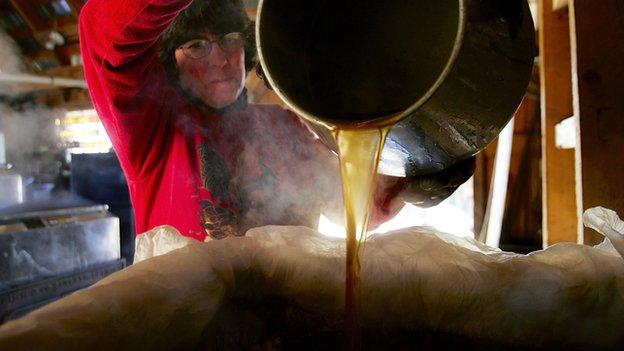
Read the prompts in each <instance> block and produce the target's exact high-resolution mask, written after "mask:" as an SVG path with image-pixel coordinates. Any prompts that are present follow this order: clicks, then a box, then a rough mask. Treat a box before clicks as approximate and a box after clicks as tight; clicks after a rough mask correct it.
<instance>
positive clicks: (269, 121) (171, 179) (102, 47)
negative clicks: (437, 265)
mask: <svg viewBox="0 0 624 351" xmlns="http://www.w3.org/2000/svg"><path fill="white" fill-rule="evenodd" d="M191 2H192V0H132V1H130V0H128V1H118V0H89V1H88V2H87V3H86V5H85V6H84V7H83V9H82V12H81V14H80V41H81V50H82V54H83V61H84V69H85V76H86V80H87V83H88V85H89V92H90V94H91V98H92V101H93V104H94V106H95V109H96V110H97V112H98V115H99V116H100V118H101V120H102V122H103V124H104V126H105V128H106V130H107V132H108V134H109V136H110V138H111V140H112V142H113V146H114V149H115V151H116V153H117V156H118V157H119V160H120V162H121V166H122V168H123V170H124V172H125V174H126V178H127V180H128V186H129V189H130V196H131V199H132V203H133V206H134V211H135V216H136V230H137V233H142V232H145V231H147V230H149V229H151V228H153V227H155V226H158V225H163V224H168V225H172V226H174V227H176V228H177V229H178V230H179V231H180V232H181V233H182V234H183V235H186V236H190V237H193V238H195V239H198V240H203V239H204V238H205V237H206V235H207V234H209V235H211V236H213V237H216V238H220V237H224V236H226V235H232V234H234V235H240V234H244V230H245V229H247V228H249V227H252V226H258V225H266V224H278V225H282V224H283V225H287V224H291V225H292V224H295V225H308V226H314V225H315V223H316V220H317V219H318V215H319V211H320V206H323V205H326V206H332V210H334V211H335V210H336V208H337V206H338V207H339V206H342V202H341V190H340V177H339V171H338V162H337V159H336V157H334V156H333V155H332V154H331V153H330V152H329V150H328V149H327V148H325V147H324V145H323V144H321V143H320V142H319V141H318V140H317V139H316V138H315V136H314V134H312V133H311V132H310V131H309V130H308V129H307V128H306V127H305V126H304V124H303V123H302V122H301V121H300V120H299V119H298V118H297V117H296V116H295V115H294V114H292V113H291V112H288V111H286V110H283V109H282V108H280V107H278V106H268V105H265V106H260V105H246V103H245V101H242V103H240V102H241V101H239V103H237V104H235V105H236V107H234V108H231V109H230V110H231V111H229V112H227V113H221V114H219V115H217V114H215V113H214V112H211V111H209V110H208V109H206V108H205V107H202V105H201V104H197V103H193V102H191V101H189V99H187V98H186V97H185V96H182V94H180V93H179V92H178V91H177V90H175V89H174V88H172V87H171V86H170V84H169V83H168V80H167V77H166V73H165V71H164V68H163V66H162V64H161V63H160V62H159V60H158V58H157V50H158V40H159V36H160V35H161V33H162V32H163V31H164V29H166V28H167V26H169V25H170V24H171V22H172V21H173V20H174V19H175V17H176V15H177V14H178V13H179V12H180V11H182V10H183V9H184V8H186V7H187V6H188V5H189V4H190V3H191ZM382 198H384V197H383V196H382V197H378V198H376V200H379V199H382ZM378 202H379V203H383V204H384V205H378V206H377V207H376V209H377V210H379V209H381V208H382V207H384V206H386V205H388V204H389V203H390V202H389V201H387V197H386V198H385V199H384V200H383V201H378ZM340 211H341V210H340ZM387 212H389V211H374V213H373V220H376V221H377V222H379V221H380V220H381V219H383V218H382V217H384V216H385V215H386V214H387Z"/></svg>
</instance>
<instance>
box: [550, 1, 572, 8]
mask: <svg viewBox="0 0 624 351" xmlns="http://www.w3.org/2000/svg"><path fill="white" fill-rule="evenodd" d="M569 2H570V1H569V0H553V1H552V9H553V11H557V10H561V9H565V8H566V7H568V3H569Z"/></svg>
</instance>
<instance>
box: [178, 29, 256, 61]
mask: <svg viewBox="0 0 624 351" xmlns="http://www.w3.org/2000/svg"><path fill="white" fill-rule="evenodd" d="M214 43H217V45H219V47H220V48H221V50H223V51H224V52H225V53H228V54H231V53H233V52H235V51H236V50H239V49H241V48H242V47H243V46H245V39H244V37H243V34H242V33H239V32H232V33H228V34H225V35H223V36H221V37H220V38H219V39H217V40H214V41H210V40H207V39H194V40H190V41H187V42H186V43H184V44H182V45H180V46H179V47H178V49H180V50H182V52H184V55H186V56H187V57H189V58H193V59H200V58H202V57H206V56H208V55H209V54H210V52H211V51H212V45H213V44H214Z"/></svg>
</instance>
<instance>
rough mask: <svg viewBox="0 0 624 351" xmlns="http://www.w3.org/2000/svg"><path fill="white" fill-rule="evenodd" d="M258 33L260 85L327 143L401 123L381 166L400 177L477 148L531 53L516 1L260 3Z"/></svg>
mask: <svg viewBox="0 0 624 351" xmlns="http://www.w3.org/2000/svg"><path fill="white" fill-rule="evenodd" d="M256 37H257V42H258V48H259V54H260V62H261V64H262V68H263V71H264V75H265V77H266V78H267V79H268V82H269V83H270V84H271V86H272V87H273V89H274V90H275V91H276V93H277V94H278V95H279V96H280V97H281V98H282V99H283V100H284V101H285V102H286V103H287V104H288V105H289V106H290V107H291V108H292V109H293V110H294V111H295V112H296V113H298V114H299V115H301V116H302V117H304V118H306V119H307V120H308V121H310V122H311V124H312V125H313V126H314V127H315V129H316V130H317V131H319V134H320V135H321V136H322V137H323V138H324V139H325V140H326V141H327V142H329V143H333V141H332V140H331V137H330V133H329V130H330V129H331V128H334V127H340V128H358V127H363V126H382V125H388V124H391V123H395V122H398V123H396V124H395V125H394V127H393V128H392V130H391V132H390V134H389V136H388V139H387V141H386V145H385V150H384V154H383V155H382V161H381V165H380V170H382V172H383V173H386V174H392V175H400V176H418V175H423V174H429V173H433V172H436V171H440V170H442V169H445V168H447V167H449V166H451V165H453V164H455V163H457V162H458V161H461V160H463V159H466V158H468V157H470V156H472V155H474V154H476V153H477V152H479V151H480V150H482V149H483V148H485V147H486V146H487V144H488V143H490V142H491V141H492V140H493V139H494V138H495V137H496V136H497V135H498V133H499V132H500V131H501V130H502V128H503V127H504V126H505V125H506V124H507V122H508V121H509V119H510V118H511V117H512V116H513V114H514V112H515V111H516V109H517V107H518V105H519V104H520V102H521V101H522V97H523V95H524V93H525V90H526V87H527V85H528V82H529V79H530V76H531V70H532V66H533V61H534V56H535V30H534V27H533V22H532V18H531V15H530V12H529V7H528V4H527V3H526V1H525V0H410V1H408V0H385V1H378V0H361V1H347V0H331V1H330V0H317V1H300V0H262V1H261V2H260V4H259V7H258V18H257V23H256Z"/></svg>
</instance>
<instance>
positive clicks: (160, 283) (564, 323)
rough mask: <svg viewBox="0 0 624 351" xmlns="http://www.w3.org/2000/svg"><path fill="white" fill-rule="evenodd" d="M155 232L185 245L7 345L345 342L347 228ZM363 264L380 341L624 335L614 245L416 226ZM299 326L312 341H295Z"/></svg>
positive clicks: (623, 299)
mask: <svg viewBox="0 0 624 351" xmlns="http://www.w3.org/2000/svg"><path fill="white" fill-rule="evenodd" d="M612 224H613V223H612ZM606 227H608V228H611V229H613V230H614V233H615V234H617V235H621V232H617V230H616V229H617V228H613V225H607V226H606ZM156 231H160V234H158V235H152V236H151V239H150V240H151V244H149V243H144V244H145V245H147V246H149V245H155V244H154V242H155V241H154V238H157V237H161V238H160V239H157V240H161V242H162V243H165V242H166V243H169V244H171V243H173V244H172V245H171V247H178V246H183V247H181V248H177V249H174V250H173V251H170V252H168V253H165V254H163V253H164V252H166V251H168V249H166V248H165V247H166V246H168V244H164V245H163V246H162V248H161V249H162V250H160V249H155V248H154V247H153V246H152V248H151V249H149V250H147V249H146V250H145V251H144V253H145V255H144V257H143V258H147V257H151V256H156V257H152V258H147V259H145V260H143V261H141V262H139V263H137V264H135V265H133V266H130V267H128V268H126V269H124V270H123V271H120V272H117V273H115V274H113V275H111V276H109V277H107V278H105V279H103V280H102V281H100V282H99V283H97V284H95V285H94V286H92V287H90V288H87V289H84V290H81V291H79V292H76V293H74V294H72V295H71V296H68V297H66V298H64V299H61V300H59V301H56V302H54V303H52V304H49V305H47V306H45V307H44V308H41V309H39V310H37V311H34V312H32V313H30V314H29V315H27V316H24V317H22V318H20V319H18V320H15V321H12V322H9V323H7V324H5V325H3V326H1V327H0V349H3V350H4V349H7V350H8V349H46V350H72V349H98V350H99V349H102V350H103V349H109V350H120V349H124V350H138V349H140V350H143V349H189V348H190V349H193V348H194V349H293V348H294V347H291V346H293V345H298V346H297V347H298V348H303V349H305V348H307V349H314V348H316V347H321V346H325V347H329V348H333V349H337V348H339V347H340V346H339V343H340V341H339V340H340V332H341V327H342V324H341V316H342V312H343V311H342V309H343V302H344V299H343V295H344V273H345V272H344V270H345V268H344V256H345V252H344V250H345V245H344V241H343V240H339V239H331V238H327V237H323V236H321V235H320V234H318V233H317V232H316V231H314V230H311V229H309V228H305V227H278V226H269V227H262V228H255V229H252V230H250V231H249V232H248V233H247V236H246V237H241V238H229V239H226V240H220V241H211V242H207V243H199V242H187V241H184V240H182V241H179V240H178V241H176V239H174V238H175V237H176V236H178V235H179V234H177V233H176V232H175V229H173V228H170V227H161V228H157V229H155V230H154V231H152V234H154V233H155V232H156ZM614 233H611V234H614ZM162 237H167V239H163V238H162ZM148 238H150V236H146V237H145V240H147V241H150V240H148ZM616 238H618V237H616ZM147 246H146V247H147ZM156 246H158V245H156ZM150 250H151V251H150ZM159 250H160V251H159ZM149 252H152V253H153V254H150V253H149ZM158 254H160V255H159V256H157V255H158ZM362 265H363V268H362V305H363V326H364V334H365V340H368V341H370V342H366V343H365V344H364V346H365V348H368V349H374V348H378V349H389V348H393V347H394V346H391V345H394V344H392V341H391V340H392V339H391V338H392V336H396V335H406V334H412V335H418V336H419V337H422V336H423V335H424V336H426V335H430V334H431V333H442V334H439V335H463V336H465V337H466V338H468V339H467V340H480V341H483V342H489V343H503V344H505V345H524V346H526V347H527V348H528V349H533V348H536V347H544V348H548V347H561V348H567V347H573V348H579V349H584V348H587V349H589V348H591V349H598V348H605V349H621V348H622V347H624V260H623V258H622V257H621V256H620V255H619V254H618V252H617V251H616V250H615V249H614V248H613V246H611V245H601V246H599V247H589V246H583V245H576V244H557V245H554V246H552V247H549V248H548V249H545V250H542V251H537V252H534V253H531V254H529V255H520V254H514V253H508V252H503V251H500V250H498V249H494V248H490V247H487V246H485V245H483V244H481V243H479V242H477V241H475V240H471V239H465V238H457V237H453V236H451V235H448V234H444V233H439V232H436V231H434V230H432V229H427V228H408V229H403V230H399V231H396V232H393V233H390V234H386V235H383V236H375V237H372V238H370V240H369V241H368V242H367V243H366V248H365V253H364V256H363V261H362ZM395 331H398V332H397V333H395ZM297 333H298V335H297V338H300V339H301V340H303V341H302V342H300V343H299V344H297V343H296V342H295V341H292V340H288V338H289V337H290V336H291V335H294V334H297ZM428 333H429V334H428ZM337 343H338V344H337ZM301 345H306V346H307V347H301ZM375 345H377V346H375ZM464 349H467V348H464ZM475 349H479V348H475ZM490 349H491V348H490ZM503 349H504V348H503Z"/></svg>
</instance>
